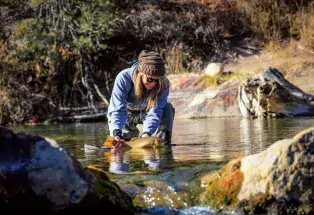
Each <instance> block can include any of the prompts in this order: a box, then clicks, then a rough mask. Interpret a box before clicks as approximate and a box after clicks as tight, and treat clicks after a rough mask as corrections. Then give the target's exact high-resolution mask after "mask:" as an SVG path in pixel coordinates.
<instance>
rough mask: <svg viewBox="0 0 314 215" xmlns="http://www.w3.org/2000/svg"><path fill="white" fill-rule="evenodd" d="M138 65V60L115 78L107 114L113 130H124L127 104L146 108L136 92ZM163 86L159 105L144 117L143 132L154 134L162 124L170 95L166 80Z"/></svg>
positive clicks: (158, 100)
mask: <svg viewBox="0 0 314 215" xmlns="http://www.w3.org/2000/svg"><path fill="white" fill-rule="evenodd" d="M138 65H139V62H136V63H135V64H133V65H132V67H131V68H127V69H124V70H122V71H121V72H119V74H118V75H117V77H116V79H115V82H114V86H113V90H112V94H111V98H110V104H109V107H108V114H107V116H108V120H110V121H111V122H110V123H111V126H112V129H113V130H116V129H120V130H122V128H123V127H124V125H125V123H126V120H127V106H128V107H131V108H132V107H138V108H139V109H140V110H145V109H146V105H145V104H144V101H140V102H139V103H138V102H137V101H136V97H135V93H134V87H133V86H134V72H135V70H136V68H137V67H138ZM163 86H164V87H163V91H162V93H161V95H160V96H159V97H158V99H157V105H155V106H154V107H153V108H151V109H150V110H149V111H148V112H147V115H146V116H145V118H144V119H143V133H150V134H153V133H154V132H155V131H156V129H157V128H158V127H159V125H160V119H161V117H162V113H163V108H164V107H165V105H166V103H167V99H168V95H169V86H168V83H167V82H166V81H165V80H164V81H163Z"/></svg>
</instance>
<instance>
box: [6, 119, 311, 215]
mask: <svg viewBox="0 0 314 215" xmlns="http://www.w3.org/2000/svg"><path fill="white" fill-rule="evenodd" d="M313 125H314V118H313V117H295V118H284V119H245V118H238V117H235V118H233V117H230V118H228V117H227V118H206V119H186V120H182V119H180V120H175V121H174V125H173V137H172V144H175V146H172V147H171V148H169V149H168V148H167V149H156V150H154V149H140V150H133V149H132V150H129V151H121V150H118V151H112V150H95V151H94V150H92V151H90V150H88V151H87V150H84V145H85V144H87V145H92V146H101V145H102V144H103V142H104V141H105V139H106V137H107V135H108V134H109V131H108V126H107V124H106V122H95V123H73V124H41V125H23V126H17V127H12V128H11V129H12V130H14V131H15V132H24V133H29V134H32V135H39V136H45V137H49V138H52V139H55V140H56V141H57V142H58V143H59V144H61V145H63V146H64V147H65V148H66V149H67V150H68V152H69V153H71V154H73V155H75V156H76V157H77V158H78V159H79V161H80V162H81V163H82V164H83V165H94V166H96V167H99V168H102V169H104V170H105V171H107V172H108V174H109V176H110V177H111V179H112V180H114V181H115V182H117V183H118V184H119V185H120V186H121V187H122V188H123V189H124V190H125V191H126V192H128V193H129V194H131V196H132V197H134V202H135V204H137V206H139V207H141V208H142V211H143V214H217V213H218V212H215V211H212V210H210V208H209V207H206V206H202V205H200V204H199V203H198V202H197V201H195V199H194V198H193V195H194V194H195V193H196V192H197V191H196V190H198V191H199V188H198V187H199V184H198V183H197V182H198V181H197V180H196V179H195V175H200V173H201V172H203V173H204V172H210V171H212V170H213V169H217V168H220V165H221V164H223V163H225V162H228V161H229V160H231V159H233V158H237V157H239V156H241V155H250V154H255V153H258V152H261V151H263V150H265V149H266V148H268V147H269V146H270V145H271V144H273V143H274V142H276V141H278V140H281V139H285V138H292V137H293V136H294V135H296V134H297V133H298V132H300V131H302V130H304V129H307V128H309V127H312V126H313ZM139 128H140V129H141V127H139ZM139 181H141V183H142V184H143V183H144V182H146V183H148V184H149V182H151V181H159V182H163V183H164V187H163V188H160V185H158V186H157V187H158V188H156V186H155V187H154V186H152V185H151V184H152V183H150V185H149V186H146V188H145V190H143V189H144V188H143V187H142V188H141V189H140V188H139V187H138V186H137V185H138V184H139V183H138V182H139ZM191 184H193V185H191ZM132 185H134V186H132ZM156 189H159V191H158V192H159V193H160V194H156V192H155V191H156ZM160 190H163V192H161V191H160ZM178 190H180V192H181V193H179V192H178ZM191 190H193V191H191ZM169 192H171V194H169ZM193 192H194V194H193ZM139 193H140V194H141V196H140V195H138V194H139ZM154 193H155V194H154ZM137 195H138V196H137ZM158 195H160V196H158ZM167 195H168V196H167ZM139 196H140V197H139ZM149 196H150V197H149ZM166 196H167V198H166ZM184 196H185V197H184ZM174 199H175V200H176V201H175V202H174ZM226 213H227V214H228V213H232V212H226Z"/></svg>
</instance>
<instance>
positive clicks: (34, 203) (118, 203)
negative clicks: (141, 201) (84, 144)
mask: <svg viewBox="0 0 314 215" xmlns="http://www.w3.org/2000/svg"><path fill="white" fill-rule="evenodd" d="M95 172H97V171H95V169H92V168H83V167H82V165H81V164H80V162H79V161H78V160H77V159H76V158H75V157H73V156H71V155H70V154H69V153H68V152H67V150H66V149H65V148H63V147H62V146H61V145H59V144H57V143H56V142H55V141H54V140H52V139H49V138H44V137H39V136H31V135H27V134H23V133H18V134H14V133H13V132H12V131H11V130H9V129H7V128H4V127H0V208H1V210H2V211H7V212H8V213H9V212H17V211H26V210H27V211H30V212H44V213H45V214H69V213H71V212H74V213H76V214H86V213H90V212H96V211H99V210H102V211H103V210H104V208H105V209H106V210H111V211H114V212H115V213H119V214H120V213H121V214H134V207H133V203H132V200H131V198H130V196H128V194H126V193H125V192H123V191H122V190H121V189H120V188H119V187H118V185H117V184H115V183H113V182H111V181H110V180H109V178H108V177H107V176H106V173H104V172H101V171H98V172H100V173H101V174H95Z"/></svg>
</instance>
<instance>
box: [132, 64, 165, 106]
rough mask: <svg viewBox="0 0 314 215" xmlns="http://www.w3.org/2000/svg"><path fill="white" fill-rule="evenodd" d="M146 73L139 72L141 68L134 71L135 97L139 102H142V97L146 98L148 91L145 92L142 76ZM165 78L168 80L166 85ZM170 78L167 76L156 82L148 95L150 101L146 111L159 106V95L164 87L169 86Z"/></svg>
mask: <svg viewBox="0 0 314 215" xmlns="http://www.w3.org/2000/svg"><path fill="white" fill-rule="evenodd" d="M143 75H145V73H142V72H139V70H136V71H135V73H134V77H135V78H134V80H135V81H134V91H135V97H136V100H137V102H140V101H141V100H142V99H145V96H146V93H145V90H146V89H145V86H144V83H143V79H142V76H143ZM163 79H164V80H165V81H166V83H167V84H166V85H167V86H164V82H163ZM169 84H170V82H169V80H168V79H167V78H166V77H163V78H159V80H158V82H156V84H155V86H154V87H153V89H152V90H151V92H150V93H149V95H148V98H147V99H148V103H147V108H146V111H148V110H149V109H151V108H153V107H154V106H157V100H158V96H160V95H161V93H162V91H163V89H164V88H165V87H169Z"/></svg>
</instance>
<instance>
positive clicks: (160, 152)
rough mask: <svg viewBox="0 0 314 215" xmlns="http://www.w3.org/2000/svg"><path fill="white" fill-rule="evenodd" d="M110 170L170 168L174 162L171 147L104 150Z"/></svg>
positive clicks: (127, 171)
mask: <svg viewBox="0 0 314 215" xmlns="http://www.w3.org/2000/svg"><path fill="white" fill-rule="evenodd" d="M104 159H105V160H104V161H105V162H108V163H109V168H108V171H109V172H112V173H118V174H125V173H130V172H132V171H161V170H166V169H170V168H171V167H172V165H173V163H174V160H173V154H172V149H171V147H166V148H157V149H131V150H128V151H124V150H122V149H112V150H107V151H105V152H104Z"/></svg>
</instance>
